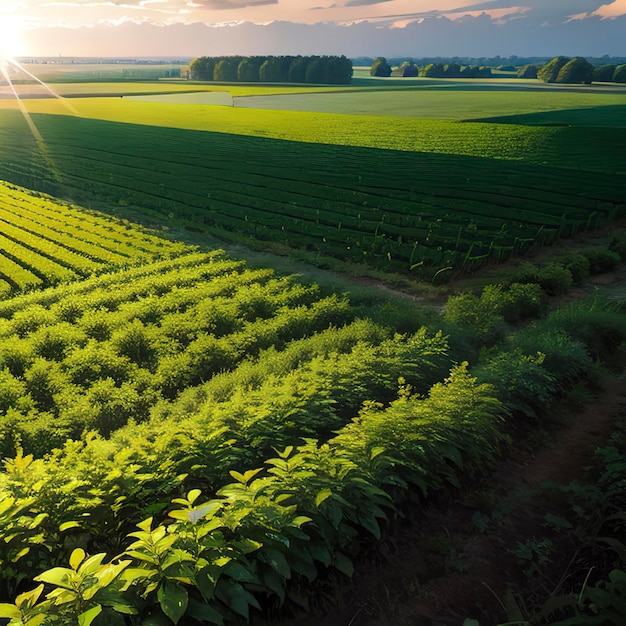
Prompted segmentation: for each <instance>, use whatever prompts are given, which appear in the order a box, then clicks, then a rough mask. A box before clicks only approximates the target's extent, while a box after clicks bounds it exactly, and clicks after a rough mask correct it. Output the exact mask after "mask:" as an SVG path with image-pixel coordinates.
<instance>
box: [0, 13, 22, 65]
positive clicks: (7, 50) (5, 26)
mask: <svg viewBox="0 0 626 626" xmlns="http://www.w3.org/2000/svg"><path fill="white" fill-rule="evenodd" d="M21 47H22V41H21V37H20V26H19V24H18V22H17V20H16V19H13V18H11V17H7V16H0V59H6V58H11V57H14V56H17V55H19V54H20V53H21Z"/></svg>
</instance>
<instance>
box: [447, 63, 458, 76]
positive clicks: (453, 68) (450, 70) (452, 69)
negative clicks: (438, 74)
mask: <svg viewBox="0 0 626 626" xmlns="http://www.w3.org/2000/svg"><path fill="white" fill-rule="evenodd" d="M443 71H444V75H445V77H446V78H461V75H462V74H461V66H460V65H459V64H458V63H448V64H447V65H444V68H443Z"/></svg>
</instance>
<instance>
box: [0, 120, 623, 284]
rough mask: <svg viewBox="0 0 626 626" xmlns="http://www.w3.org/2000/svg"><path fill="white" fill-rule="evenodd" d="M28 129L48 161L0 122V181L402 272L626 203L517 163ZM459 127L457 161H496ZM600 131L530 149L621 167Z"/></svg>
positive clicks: (154, 222) (157, 131)
mask: <svg viewBox="0 0 626 626" xmlns="http://www.w3.org/2000/svg"><path fill="white" fill-rule="evenodd" d="M33 120H34V122H35V124H36V126H37V128H38V129H39V132H40V133H41V137H42V138H43V141H44V142H45V152H46V158H45V159H44V158H42V155H41V152H40V147H39V146H38V145H37V143H36V142H35V140H34V138H33V137H32V135H31V134H30V130H29V128H28V126H27V124H26V123H25V122H24V120H23V119H22V118H21V117H20V115H19V112H16V111H0V179H5V180H8V181H10V182H12V183H15V184H18V185H22V186H24V187H28V188H31V189H34V190H37V191H43V192H45V193H49V194H51V195H54V196H57V197H59V198H62V199H65V200H68V201H71V202H73V203H76V204H78V205H81V206H85V207H88V208H94V209H98V210H100V211H104V212H107V213H110V214H112V215H115V216H116V217H118V218H122V219H130V220H133V221H138V222H141V223H143V224H146V225H148V226H151V227H154V228H158V229H163V230H169V231H170V232H171V233H175V232H179V231H186V232H187V233H191V234H192V235H195V236H197V237H196V239H198V238H199V239H202V237H204V236H205V235H206V238H208V237H209V236H217V237H219V238H221V239H222V240H224V241H230V242H235V243H243V244H246V243H251V242H258V241H264V242H268V243H269V244H270V245H271V246H274V247H276V246H282V247H284V249H298V250H302V251H303V253H305V254H311V255H322V256H330V257H334V258H336V259H339V260H341V261H350V262H356V263H363V262H365V263H367V264H368V265H374V266H376V267H381V268H384V269H392V270H395V271H405V272H406V271H408V270H409V268H412V267H413V266H416V263H417V262H418V261H420V263H417V265H419V264H421V263H426V265H432V266H433V267H438V266H445V265H449V264H450V263H455V262H456V261H455V260H453V257H454V259H456V260H458V255H461V257H460V258H461V259H463V257H465V256H467V259H469V258H470V257H472V258H474V257H476V258H479V257H481V255H485V254H491V250H492V247H493V246H494V245H495V246H498V247H500V248H501V250H502V251H504V250H505V248H506V250H507V251H510V250H518V247H519V245H521V243H520V242H533V241H535V236H536V235H537V234H538V231H537V229H539V232H540V233H541V236H542V237H544V239H545V236H546V233H548V231H550V232H551V233H552V234H550V233H548V235H547V236H548V237H553V236H554V233H557V232H558V233H559V235H560V234H567V233H566V231H563V230H562V227H563V225H565V226H566V228H567V229H569V224H578V226H576V228H577V229H578V228H581V227H582V228H585V227H593V226H596V225H597V222H598V220H602V219H605V218H606V217H607V216H608V215H610V214H611V213H612V212H613V211H614V209H615V207H616V206H617V205H618V204H619V203H620V202H621V201H622V200H623V198H624V197H625V196H626V176H624V175H622V176H620V175H615V174H606V173H604V172H602V171H577V172H576V176H572V175H571V170H564V169H562V168H559V167H551V166H549V165H548V164H542V165H539V164H532V163H526V162H523V161H520V160H507V159H503V158H486V157H478V156H468V155H466V154H442V153H437V152H413V151H409V150H406V151H402V150H382V149H376V148H364V147H355V146H344V145H328V144H320V143H305V142H295V141H286V140H280V139H273V138H266V137H258V136H250V135H234V134H228V133H216V132H201V131H191V130H181V129H173V128H165V127H159V126H149V125H138V124H124V123H117V122H107V121H101V120H94V119H85V118H76V117H67V116H56V115H41V114H38V115H33ZM455 128H456V129H457V130H455V131H453V130H451V131H450V132H451V138H442V139H441V141H442V142H443V141H448V145H447V146H446V147H447V149H448V150H450V149H456V148H455V146H456V144H453V143H450V142H454V141H457V142H458V150H459V151H462V150H467V146H464V145H463V140H464V138H473V139H472V140H473V141H476V142H483V141H484V142H485V145H488V143H489V141H494V142H495V143H493V145H490V147H489V150H491V152H492V153H493V154H497V149H498V144H497V142H498V141H500V140H501V138H500V137H496V138H495V139H493V133H490V132H487V131H483V130H480V129H479V128H478V129H477V128H474V129H471V131H470V129H469V128H468V125H465V124H459V125H455ZM492 128H493V127H492ZM465 129H467V132H468V133H469V134H467V135H464V134H463V133H464V130H465ZM604 130H606V131H607V132H609V129H596V130H594V131H593V135H589V136H588V137H584V138H583V137H581V136H580V132H573V131H581V132H583V131H585V129H573V128H572V129H568V128H564V129H550V130H549V131H548V130H546V133H545V135H544V134H543V133H534V134H533V135H536V137H535V138H534V139H533V141H536V144H531V145H529V146H528V147H527V151H528V152H529V154H531V153H533V150H536V154H537V157H536V158H538V159H539V160H540V161H542V162H543V163H552V164H560V163H561V162H562V161H565V162H568V161H567V159H571V158H575V159H577V158H579V157H580V158H581V159H583V160H582V161H581V162H583V163H590V164H591V165H592V167H593V165H595V166H596V169H597V170H598V169H602V168H604V169H606V167H605V166H606V163H608V162H609V161H610V159H613V161H615V163H618V164H622V163H623V161H622V154H623V153H622V150H621V149H619V145H616V146H614V149H615V150H616V151H617V152H616V153H615V154H614V155H612V153H611V150H610V149H607V147H606V146H605V145H604V143H605V142H606V141H614V133H615V130H610V134H609V135H607V136H606V137H604V138H602V137H601V138H600V139H602V141H600V143H597V146H598V147H597V148H596V147H595V146H594V143H593V142H594V141H596V140H597V141H599V140H598V137H597V136H599V135H602V132H598V131H604ZM454 133H457V134H454ZM482 133H484V137H483V134H482ZM605 134H606V133H605ZM594 138H595V139H594ZM609 148H610V146H609ZM431 149H432V148H431ZM600 149H601V150H602V151H601V152H600ZM577 151H578V152H577ZM579 152H580V154H579ZM603 159H604V160H603ZM573 162H575V161H573ZM611 162H612V161H611ZM620 166H621V165H620ZM589 220H592V221H591V222H590V221H589ZM523 245H527V244H523ZM528 245H530V244H528ZM519 249H520V250H521V248H519ZM448 251H453V252H448ZM506 254H507V255H508V254H509V252H506ZM454 255H457V256H454ZM467 259H466V260H467Z"/></svg>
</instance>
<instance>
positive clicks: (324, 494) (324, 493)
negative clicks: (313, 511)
mask: <svg viewBox="0 0 626 626" xmlns="http://www.w3.org/2000/svg"><path fill="white" fill-rule="evenodd" d="M332 495H333V492H332V491H331V490H330V489H328V488H327V489H322V490H321V491H320V492H319V493H318V494H317V495H316V496H315V508H317V509H319V508H320V504H322V502H324V500H326V498H330V496H332Z"/></svg>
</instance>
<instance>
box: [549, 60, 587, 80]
mask: <svg viewBox="0 0 626 626" xmlns="http://www.w3.org/2000/svg"><path fill="white" fill-rule="evenodd" d="M592 79H593V65H591V63H589V61H587V59H585V58H583V57H574V58H573V59H570V60H569V61H568V62H567V63H566V64H565V65H564V66H563V67H562V68H561V69H560V71H559V73H558V75H557V77H556V82H557V83H570V84H573V83H582V84H585V85H589V84H591V80H592Z"/></svg>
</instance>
